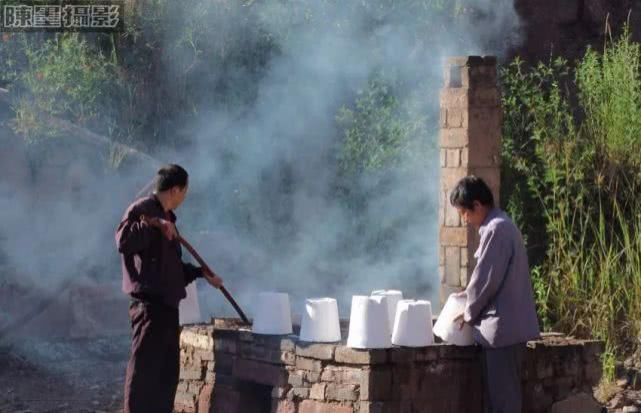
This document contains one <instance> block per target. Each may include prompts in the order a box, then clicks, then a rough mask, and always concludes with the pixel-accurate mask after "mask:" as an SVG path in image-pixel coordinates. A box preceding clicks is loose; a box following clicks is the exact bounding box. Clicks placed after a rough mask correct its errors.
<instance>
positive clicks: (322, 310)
mask: <svg viewBox="0 0 641 413" xmlns="http://www.w3.org/2000/svg"><path fill="white" fill-rule="evenodd" d="M299 338H300V341H309V342H317V343H331V342H334V341H340V340H341V327H340V323H339V320H338V304H337V303H336V300H335V299H333V298H308V299H307V300H305V311H303V319H302V321H301V326H300V337H299Z"/></svg>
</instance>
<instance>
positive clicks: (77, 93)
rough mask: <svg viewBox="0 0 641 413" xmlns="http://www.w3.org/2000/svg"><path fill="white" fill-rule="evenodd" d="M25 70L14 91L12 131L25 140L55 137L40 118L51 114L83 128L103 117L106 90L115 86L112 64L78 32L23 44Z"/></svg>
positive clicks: (18, 75)
mask: <svg viewBox="0 0 641 413" xmlns="http://www.w3.org/2000/svg"><path fill="white" fill-rule="evenodd" d="M22 45H23V47H24V49H23V51H24V54H25V57H26V63H27V64H26V68H25V70H22V71H21V72H20V73H18V74H17V76H16V78H15V80H14V82H15V84H14V90H16V92H17V93H18V94H19V95H20V96H21V99H20V101H19V103H18V104H17V107H16V115H17V116H16V122H15V123H14V125H15V129H16V130H17V131H18V132H20V133H21V134H22V135H24V136H25V137H27V138H35V137H37V136H51V135H55V134H56V131H55V130H51V126H50V125H49V124H47V123H46V122H39V121H38V120H39V119H40V118H41V116H47V115H53V116H58V117H62V118H65V119H68V120H70V121H72V122H74V123H77V124H79V125H85V126H94V125H95V124H96V123H101V121H104V119H105V116H106V115H109V113H105V108H106V107H108V106H109V105H108V101H107V100H108V98H109V93H111V92H110V91H111V90H112V89H114V88H117V87H118V78H117V75H116V68H115V66H114V65H113V64H112V62H111V61H110V60H109V59H108V58H107V57H105V56H104V55H102V54H101V53H100V52H99V51H96V50H94V49H93V48H92V47H91V46H90V45H89V44H88V43H87V42H86V41H85V40H84V39H83V38H82V37H81V36H80V35H79V34H77V33H76V34H63V35H61V36H57V37H55V38H52V39H49V40H46V41H45V42H43V43H42V44H41V46H40V47H36V46H34V45H33V44H31V43H30V42H28V41H27V40H26V39H25V40H24V41H23V42H22Z"/></svg>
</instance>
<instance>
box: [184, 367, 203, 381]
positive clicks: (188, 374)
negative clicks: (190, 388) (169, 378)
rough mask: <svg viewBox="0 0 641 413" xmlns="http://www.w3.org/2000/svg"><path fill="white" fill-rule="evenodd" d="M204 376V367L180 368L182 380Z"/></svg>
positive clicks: (197, 378) (199, 378) (200, 378)
mask: <svg viewBox="0 0 641 413" xmlns="http://www.w3.org/2000/svg"><path fill="white" fill-rule="evenodd" d="M204 378H205V374H204V369H203V368H196V367H192V368H189V369H180V380H203V379H204Z"/></svg>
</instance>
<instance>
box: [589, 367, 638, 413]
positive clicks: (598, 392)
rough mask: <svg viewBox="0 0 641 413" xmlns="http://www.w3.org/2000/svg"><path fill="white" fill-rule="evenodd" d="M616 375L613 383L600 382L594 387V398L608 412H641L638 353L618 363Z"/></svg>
mask: <svg viewBox="0 0 641 413" xmlns="http://www.w3.org/2000/svg"><path fill="white" fill-rule="evenodd" d="M635 360H636V361H635ZM616 375H617V380H616V381H615V382H614V383H602V384H601V385H600V386H599V387H598V388H597V389H595V393H594V395H595V398H596V399H597V400H599V401H600V402H601V403H602V404H603V405H605V406H606V407H607V409H608V412H616V413H620V412H623V413H634V412H641V359H640V358H639V357H638V355H634V356H632V357H630V358H628V359H627V360H625V362H623V363H618V364H617V366H616Z"/></svg>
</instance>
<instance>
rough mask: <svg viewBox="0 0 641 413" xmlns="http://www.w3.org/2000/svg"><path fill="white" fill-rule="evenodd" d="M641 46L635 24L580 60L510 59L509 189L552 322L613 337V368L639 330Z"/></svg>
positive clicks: (506, 72) (541, 305)
mask: <svg viewBox="0 0 641 413" xmlns="http://www.w3.org/2000/svg"><path fill="white" fill-rule="evenodd" d="M640 62H641V53H640V48H639V45H638V44H636V43H634V42H632V41H631V40H630V38H629V36H628V32H627V30H625V31H624V33H623V35H622V36H621V37H620V38H618V39H614V40H610V41H609V42H608V43H607V44H606V46H605V48H604V50H603V51H601V52H597V51H594V50H588V51H587V52H586V54H585V56H584V57H583V59H582V60H580V61H579V62H576V65H575V66H574V67H573V66H572V65H570V64H568V63H567V62H565V61H563V60H560V59H558V60H555V61H552V62H550V63H548V64H539V65H538V66H536V67H531V68H526V67H525V66H524V65H523V63H522V62H520V61H518V60H516V61H514V62H513V63H512V64H511V65H509V66H507V67H505V68H504V69H503V70H502V79H503V86H504V97H503V103H504V107H505V119H504V128H503V129H504V130H503V132H504V144H503V181H504V182H503V187H504V190H503V191H504V192H503V194H502V199H507V200H508V203H507V209H508V210H509V211H510V212H511V213H512V215H513V216H515V217H516V219H517V221H519V224H520V225H521V226H522V227H523V228H524V233H525V235H526V242H527V244H528V248H529V251H530V255H531V260H532V263H533V264H534V270H533V272H532V274H533V279H534V287H535V291H536V298H537V304H538V311H539V315H540V318H541V321H542V323H543V325H544V327H545V328H546V329H555V330H561V331H564V332H566V333H569V334H573V335H576V336H581V337H595V338H598V339H602V340H604V341H605V343H606V357H605V358H604V366H605V367H606V369H605V372H606V375H608V376H610V377H612V375H613V374H614V369H613V364H612V363H613V360H614V357H615V356H621V355H623V354H628V353H631V352H633V351H634V350H636V347H637V346H638V345H639V342H638V340H637V337H639V335H640V333H641V237H640V236H639V235H640V234H641V215H640V212H641V201H640V200H639V197H638V195H637V194H638V191H639V189H640V188H641V169H640V165H641V151H639V148H641V72H640V66H639V65H640Z"/></svg>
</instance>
